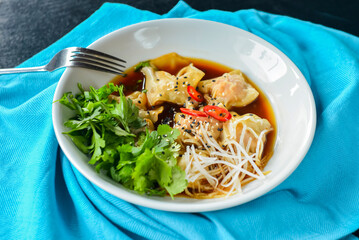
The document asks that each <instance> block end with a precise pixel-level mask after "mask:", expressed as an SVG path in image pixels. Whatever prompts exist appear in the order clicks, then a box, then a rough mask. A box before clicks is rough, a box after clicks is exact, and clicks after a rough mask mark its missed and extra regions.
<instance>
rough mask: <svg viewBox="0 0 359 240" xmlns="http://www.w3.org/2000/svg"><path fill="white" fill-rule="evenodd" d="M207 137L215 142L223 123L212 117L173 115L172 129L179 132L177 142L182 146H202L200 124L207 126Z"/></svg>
mask: <svg viewBox="0 0 359 240" xmlns="http://www.w3.org/2000/svg"><path fill="white" fill-rule="evenodd" d="M207 123H209V125H208V129H207V135H208V136H209V137H210V138H212V139H213V140H217V139H218V138H219V136H220V134H221V131H222V125H223V123H222V122H220V121H218V120H216V119H214V118H212V117H195V116H190V115H187V114H183V113H177V114H176V115H175V124H174V128H177V129H178V130H180V133H181V134H180V136H179V137H178V141H179V142H180V143H181V144H182V145H186V144H188V145H191V144H194V145H197V146H202V145H203V144H202V142H201V141H200V138H203V133H202V130H201V127H200V124H202V125H204V124H207Z"/></svg>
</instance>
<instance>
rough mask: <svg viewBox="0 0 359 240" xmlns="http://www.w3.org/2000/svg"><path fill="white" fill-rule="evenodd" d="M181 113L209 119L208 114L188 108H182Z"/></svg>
mask: <svg viewBox="0 0 359 240" xmlns="http://www.w3.org/2000/svg"><path fill="white" fill-rule="evenodd" d="M180 110H181V112H182V113H184V114H188V115H192V116H195V117H207V114H206V113H205V112H201V111H197V110H193V109H188V108H180Z"/></svg>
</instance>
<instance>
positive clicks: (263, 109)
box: [111, 58, 277, 167]
mask: <svg viewBox="0 0 359 240" xmlns="http://www.w3.org/2000/svg"><path fill="white" fill-rule="evenodd" d="M185 59H186V60H188V62H180V63H178V64H176V65H175V66H174V65H173V64H168V65H166V64H161V68H160V69H159V70H162V71H166V72H169V73H171V74H173V75H176V74H177V72H178V71H179V70H180V69H182V68H183V67H186V66H187V65H188V63H189V62H191V63H193V65H194V66H195V67H197V68H198V69H200V70H202V71H203V72H204V73H205V75H204V77H203V80H206V79H211V78H215V77H219V76H221V75H223V74H224V73H227V72H230V71H232V70H233V69H232V68H229V67H227V66H224V65H222V64H219V63H216V62H213V61H209V60H205V59H198V58H185ZM157 67H158V66H157ZM126 74H127V76H126V77H122V76H118V77H116V78H114V79H113V80H112V81H111V82H113V83H114V84H124V85H125V86H126V91H125V94H126V95H127V94H130V93H131V92H133V91H142V90H143V89H144V86H145V82H144V81H145V79H144V76H143V74H142V73H141V72H135V71H134V67H131V68H129V69H128V70H127V71H126ZM245 78H246V80H247V82H249V83H250V84H251V85H252V86H253V87H254V88H255V89H257V91H258V92H259V96H258V98H257V99H256V100H255V101H254V102H252V103H251V104H249V105H247V106H245V107H240V108H235V109H233V110H234V111H235V112H237V113H238V114H240V115H243V114H246V113H254V114H256V115H258V116H259V117H261V118H265V119H267V120H268V121H269V122H270V124H271V125H272V127H273V129H274V130H273V131H271V132H270V133H269V134H268V135H267V142H266V144H265V147H264V151H263V160H264V162H267V161H268V160H269V159H270V157H271V156H272V154H273V149H274V144H275V138H276V129H277V128H276V121H275V116H274V111H273V109H272V106H271V105H270V102H269V101H268V99H267V97H266V96H265V94H264V93H263V92H262V91H261V90H260V89H259V88H258V87H257V86H256V85H255V84H254V83H253V82H252V81H251V80H250V79H249V78H248V77H247V76H245ZM163 106H164V107H165V110H164V111H163V113H162V114H160V115H159V120H158V121H157V123H156V124H155V127H157V126H158V124H160V123H166V124H169V125H173V118H174V114H175V113H176V112H179V108H180V107H182V106H178V105H176V104H172V103H164V104H163ZM262 167H264V166H262Z"/></svg>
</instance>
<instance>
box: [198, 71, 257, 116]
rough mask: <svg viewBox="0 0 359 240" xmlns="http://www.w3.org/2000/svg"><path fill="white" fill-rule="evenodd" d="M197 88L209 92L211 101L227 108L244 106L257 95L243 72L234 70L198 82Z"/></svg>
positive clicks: (205, 92)
mask: <svg viewBox="0 0 359 240" xmlns="http://www.w3.org/2000/svg"><path fill="white" fill-rule="evenodd" d="M198 90H199V91H200V92H202V93H204V94H209V95H210V97H211V99H212V102H213V103H215V105H217V104H216V102H220V103H222V104H224V106H225V107H226V108H227V109H231V108H232V107H244V106H246V105H248V104H250V103H251V102H253V101H254V100H255V99H256V98H257V97H258V95H259V93H258V91H257V90H256V89H255V88H254V87H253V86H252V85H250V84H249V83H248V82H246V80H245V78H244V76H243V73H242V72H241V71H240V70H235V71H232V72H230V73H225V74H223V75H222V76H220V77H217V78H214V79H209V80H204V81H201V82H199V84H198Z"/></svg>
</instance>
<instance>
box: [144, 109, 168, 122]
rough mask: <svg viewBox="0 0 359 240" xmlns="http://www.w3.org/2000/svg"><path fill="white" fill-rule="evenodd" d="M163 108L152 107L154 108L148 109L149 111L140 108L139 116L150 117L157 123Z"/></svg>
mask: <svg viewBox="0 0 359 240" xmlns="http://www.w3.org/2000/svg"><path fill="white" fill-rule="evenodd" d="M163 109H164V107H163V106H160V107H157V108H155V109H152V110H147V111H146V110H142V109H140V111H139V116H140V117H141V118H147V119H150V120H151V121H152V122H154V123H155V122H157V120H158V115H160V114H161V113H162V112H163Z"/></svg>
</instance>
